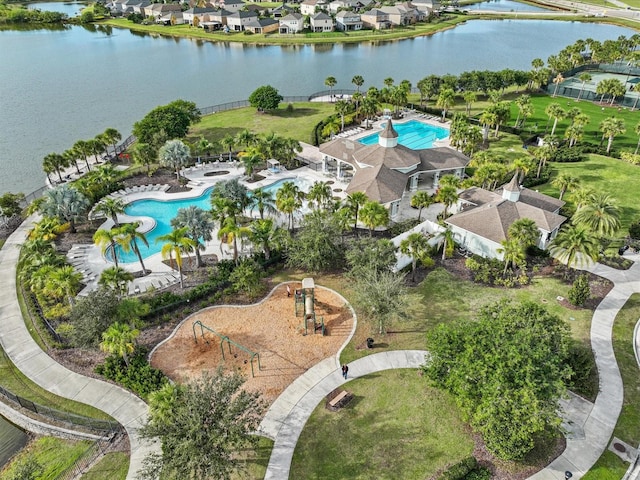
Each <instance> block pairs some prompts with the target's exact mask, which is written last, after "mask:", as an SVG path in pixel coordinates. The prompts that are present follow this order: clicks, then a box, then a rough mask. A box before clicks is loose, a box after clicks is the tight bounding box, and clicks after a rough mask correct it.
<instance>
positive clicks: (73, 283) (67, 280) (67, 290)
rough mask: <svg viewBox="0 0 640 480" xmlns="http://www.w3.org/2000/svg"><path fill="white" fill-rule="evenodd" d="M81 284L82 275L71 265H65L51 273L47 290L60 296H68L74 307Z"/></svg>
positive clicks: (70, 303)
mask: <svg viewBox="0 0 640 480" xmlns="http://www.w3.org/2000/svg"><path fill="white" fill-rule="evenodd" d="M81 282H82V274H81V273H79V272H76V271H75V270H74V268H73V267H72V266H71V265H64V266H61V267H58V268H55V269H54V270H52V271H51V273H50V274H49V278H48V279H47V290H50V291H52V292H55V293H56V294H57V295H59V296H62V295H64V296H66V297H67V301H68V302H69V305H70V306H71V307H73V305H74V303H75V302H74V300H73V299H74V297H75V295H76V293H78V290H79V289H80V284H81Z"/></svg>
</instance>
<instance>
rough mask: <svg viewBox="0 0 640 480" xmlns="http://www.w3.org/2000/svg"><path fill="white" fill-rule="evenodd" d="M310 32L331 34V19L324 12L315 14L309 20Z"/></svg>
mask: <svg viewBox="0 0 640 480" xmlns="http://www.w3.org/2000/svg"><path fill="white" fill-rule="evenodd" d="M310 21H311V31H312V32H332V31H333V18H331V16H330V15H327V14H326V13H324V12H319V13H316V14H315V15H312V16H311V18H310Z"/></svg>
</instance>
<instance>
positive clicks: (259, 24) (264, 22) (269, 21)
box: [245, 18, 280, 28]
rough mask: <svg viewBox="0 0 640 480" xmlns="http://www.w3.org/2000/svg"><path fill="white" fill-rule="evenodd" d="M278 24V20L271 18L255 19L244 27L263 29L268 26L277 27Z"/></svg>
mask: <svg viewBox="0 0 640 480" xmlns="http://www.w3.org/2000/svg"><path fill="white" fill-rule="evenodd" d="M279 23H280V22H278V20H274V19H273V18H260V19H257V18H256V19H255V20H251V21H250V22H247V23H246V24H245V26H246V27H250V28H264V27H268V26H269V25H278V24H279Z"/></svg>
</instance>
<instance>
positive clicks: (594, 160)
mask: <svg viewBox="0 0 640 480" xmlns="http://www.w3.org/2000/svg"><path fill="white" fill-rule="evenodd" d="M552 166H553V170H554V174H553V176H554V177H555V176H557V175H559V174H560V173H562V172H567V173H569V174H571V175H573V176H574V177H577V178H579V179H580V184H581V185H584V186H586V187H590V188H592V189H593V190H595V191H597V192H604V193H607V194H609V195H611V196H612V197H613V198H614V199H615V200H616V201H617V203H618V206H619V207H620V210H621V215H620V221H621V223H622V228H621V229H620V231H619V235H620V236H625V235H627V233H628V232H627V230H628V228H629V225H630V224H631V223H632V222H633V221H634V220H638V219H640V205H639V204H638V195H637V192H638V185H640V166H637V165H631V164H629V163H626V162H623V161H622V160H618V159H616V158H610V157H603V156H601V155H589V158H588V160H587V161H584V162H576V163H553V164H552ZM536 189H538V190H540V191H541V192H542V193H546V194H548V195H551V196H554V197H556V198H557V197H558V195H559V191H558V189H557V188H555V187H554V186H552V185H551V184H550V183H546V184H544V185H540V186H538V187H536ZM563 200H567V201H568V202H571V194H569V195H567V196H566V197H565V198H564V199H563Z"/></svg>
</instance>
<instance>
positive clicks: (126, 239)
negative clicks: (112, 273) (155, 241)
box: [114, 222, 149, 275]
mask: <svg viewBox="0 0 640 480" xmlns="http://www.w3.org/2000/svg"><path fill="white" fill-rule="evenodd" d="M138 227H140V222H134V223H125V224H124V225H122V226H121V227H120V228H119V229H118V237H117V242H118V244H119V245H120V246H121V247H122V250H124V251H125V252H129V251H131V250H133V253H135V254H136V257H138V261H139V262H140V266H141V267H142V275H146V274H147V269H146V268H145V267H144V261H143V260H142V254H141V253H140V247H138V240H140V241H141V242H142V243H143V244H144V246H145V247H149V241H148V240H147V236H146V235H145V234H144V233H142V232H139V231H138ZM114 258H115V254H114Z"/></svg>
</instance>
